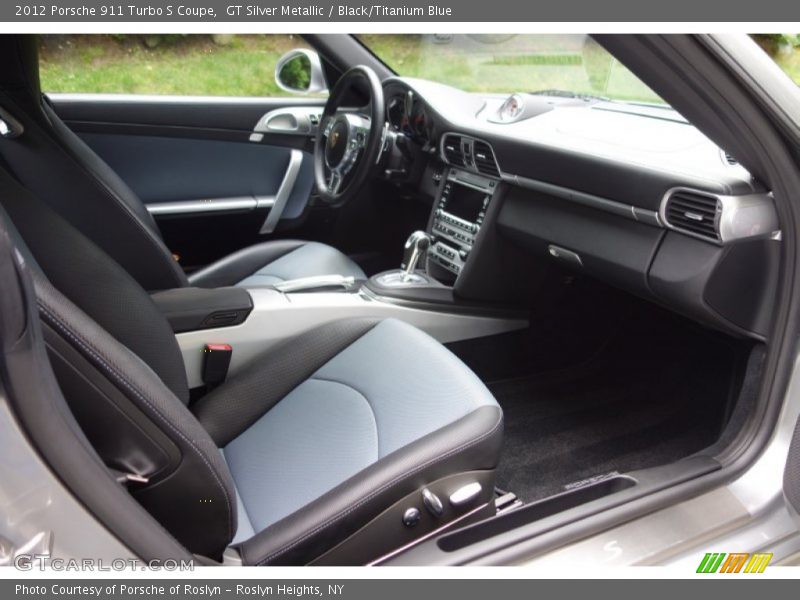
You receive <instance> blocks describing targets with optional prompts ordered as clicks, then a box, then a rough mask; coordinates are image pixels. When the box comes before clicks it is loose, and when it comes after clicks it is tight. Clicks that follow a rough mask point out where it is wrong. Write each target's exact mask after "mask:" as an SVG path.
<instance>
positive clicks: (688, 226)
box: [664, 189, 722, 242]
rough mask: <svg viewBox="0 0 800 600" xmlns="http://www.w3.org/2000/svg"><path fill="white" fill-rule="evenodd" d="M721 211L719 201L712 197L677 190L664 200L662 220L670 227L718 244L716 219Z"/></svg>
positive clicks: (718, 236)
mask: <svg viewBox="0 0 800 600" xmlns="http://www.w3.org/2000/svg"><path fill="white" fill-rule="evenodd" d="M721 210H722V205H721V204H720V201H719V199H718V198H716V197H715V196H713V195H707V194H703V193H700V192H694V191H691V190H684V189H677V190H673V191H672V192H670V194H669V195H668V196H667V198H666V200H665V205H664V218H665V219H666V221H667V224H668V225H669V226H670V227H674V228H675V229H678V230H680V231H684V232H686V233H692V234H694V235H697V236H700V237H703V238H706V239H710V240H712V241H714V242H719V241H721V238H720V235H719V231H718V229H717V221H718V218H717V217H718V215H719V212H720V211H721Z"/></svg>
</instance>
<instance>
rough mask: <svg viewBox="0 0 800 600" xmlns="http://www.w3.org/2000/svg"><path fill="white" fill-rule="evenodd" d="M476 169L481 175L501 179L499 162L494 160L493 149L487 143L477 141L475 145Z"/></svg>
mask: <svg viewBox="0 0 800 600" xmlns="http://www.w3.org/2000/svg"><path fill="white" fill-rule="evenodd" d="M473 154H474V159H475V168H476V169H477V170H478V172H479V173H482V174H483V175H488V176H489V177H500V170H499V169H498V168H497V161H496V160H495V159H494V152H493V151H492V147H491V146H489V144H487V143H486V142H479V141H477V140H476V141H475V145H474V152H473Z"/></svg>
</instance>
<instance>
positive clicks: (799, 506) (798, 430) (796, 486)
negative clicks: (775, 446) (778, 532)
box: [783, 420, 800, 526]
mask: <svg viewBox="0 0 800 600" xmlns="http://www.w3.org/2000/svg"><path fill="white" fill-rule="evenodd" d="M783 491H784V494H785V495H786V500H787V502H788V504H789V508H790V511H791V512H792V514H793V516H794V518H795V520H796V521H797V523H798V526H800V420H798V421H797V426H796V427H795V430H794V437H793V438H792V443H791V446H790V447H789V456H788V457H787V459H786V470H785V471H784V475H783Z"/></svg>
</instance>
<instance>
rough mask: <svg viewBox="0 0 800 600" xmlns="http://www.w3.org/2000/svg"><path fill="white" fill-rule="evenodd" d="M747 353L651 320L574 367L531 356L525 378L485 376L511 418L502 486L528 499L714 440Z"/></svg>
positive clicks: (667, 321)
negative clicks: (553, 364)
mask: <svg viewBox="0 0 800 600" xmlns="http://www.w3.org/2000/svg"><path fill="white" fill-rule="evenodd" d="M563 343H564V342H563V340H562V342H560V344H563ZM744 355H746V354H743V352H742V348H741V346H737V344H736V343H734V342H732V341H731V339H730V338H727V337H725V336H722V335H719V334H716V333H714V332H710V331H708V330H704V329H702V328H699V327H696V326H694V325H691V324H688V322H686V321H685V320H683V319H680V318H675V317H672V316H664V315H661V314H660V313H657V314H654V315H650V314H644V315H642V318H637V319H636V323H635V324H634V325H632V326H621V327H618V328H616V330H615V331H614V332H613V333H612V334H611V335H610V336H609V337H608V338H607V341H606V342H605V343H603V344H602V345H600V346H597V347H596V349H595V351H594V353H593V355H592V357H591V358H589V359H586V358H582V359H581V360H582V363H581V364H579V365H577V366H567V367H563V366H561V367H556V368H555V369H553V368H545V369H537V368H536V365H537V364H542V363H541V360H540V359H538V358H536V357H534V359H533V360H532V361H530V362H529V363H528V366H527V367H526V369H525V371H524V373H527V374H523V376H521V377H520V376H516V377H507V376H506V375H501V376H500V377H487V378H485V381H487V385H488V386H489V388H490V389H491V391H492V392H493V393H494V394H495V397H496V398H497V400H498V402H499V403H500V405H501V406H502V407H503V410H504V412H505V447H504V451H503V457H502V460H501V464H500V467H499V472H498V487H500V488H502V489H504V490H507V491H512V492H515V493H516V494H517V495H518V496H519V497H520V498H521V499H522V500H524V501H526V502H531V501H533V500H536V499H539V498H543V497H546V496H549V495H551V494H554V493H558V492H560V491H563V486H565V485H566V484H569V483H573V482H575V481H580V480H583V479H586V478H589V477H593V476H596V475H602V474H605V473H608V472H611V471H619V472H621V473H622V472H628V471H633V470H636V469H642V468H647V467H653V466H658V465H662V464H667V463H670V462H673V461H675V460H678V459H680V458H683V457H686V456H689V455H691V454H693V453H695V452H697V451H699V450H701V449H703V448H705V447H707V446H709V445H711V444H713V443H714V442H715V441H716V440H717V438H718V437H719V435H720V433H721V431H722V427H723V425H724V423H725V422H726V419H727V418H728V416H729V414H730V410H731V401H730V399H731V398H732V397H733V396H732V394H733V393H734V392H735V390H736V387H737V385H738V380H737V372H740V371H741V366H742V357H743V356H744Z"/></svg>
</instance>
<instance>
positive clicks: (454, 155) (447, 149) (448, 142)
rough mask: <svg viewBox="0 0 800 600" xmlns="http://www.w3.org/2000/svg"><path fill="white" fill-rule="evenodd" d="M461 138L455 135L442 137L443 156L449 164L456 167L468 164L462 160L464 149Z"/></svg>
mask: <svg viewBox="0 0 800 600" xmlns="http://www.w3.org/2000/svg"><path fill="white" fill-rule="evenodd" d="M463 147H464V146H463V144H462V142H461V138H460V137H459V136H457V135H448V136H445V138H444V144H443V150H442V151H443V153H444V158H445V160H446V161H447V162H449V163H450V164H451V165H454V166H456V167H466V166H468V165H467V164H466V162H465V161H464V150H463Z"/></svg>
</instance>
